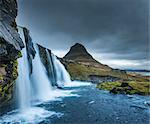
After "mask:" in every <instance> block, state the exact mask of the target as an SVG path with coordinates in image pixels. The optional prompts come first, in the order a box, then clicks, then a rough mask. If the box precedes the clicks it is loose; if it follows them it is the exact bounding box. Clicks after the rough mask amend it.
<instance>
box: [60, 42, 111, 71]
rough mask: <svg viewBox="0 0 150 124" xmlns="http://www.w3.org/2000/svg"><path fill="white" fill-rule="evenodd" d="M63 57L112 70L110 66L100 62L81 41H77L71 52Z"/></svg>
mask: <svg viewBox="0 0 150 124" xmlns="http://www.w3.org/2000/svg"><path fill="white" fill-rule="evenodd" d="M63 59H65V60H72V61H75V62H79V63H81V64H84V65H90V66H96V67H100V68H101V69H107V70H111V68H110V67H109V66H107V65H104V64H101V63H100V62H98V61H97V60H95V59H94V58H93V57H92V55H91V54H90V53H89V52H88V51H87V50H86V48H85V47H84V46H83V45H82V44H80V43H76V44H75V45H73V46H72V47H71V48H70V50H69V52H68V53H67V54H66V55H65V56H64V57H63Z"/></svg>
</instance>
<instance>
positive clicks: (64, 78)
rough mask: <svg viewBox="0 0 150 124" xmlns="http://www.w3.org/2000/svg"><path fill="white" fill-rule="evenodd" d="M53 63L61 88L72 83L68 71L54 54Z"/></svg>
mask: <svg viewBox="0 0 150 124" xmlns="http://www.w3.org/2000/svg"><path fill="white" fill-rule="evenodd" d="M51 56H52V61H53V63H54V69H55V73H56V82H57V84H58V85H59V86H63V85H67V84H68V83H70V82H71V79H70V75H69V73H68V72H67V71H66V69H65V67H64V65H63V64H62V63H61V62H60V61H59V60H58V59H57V57H56V56H55V55H54V54H52V55H51Z"/></svg>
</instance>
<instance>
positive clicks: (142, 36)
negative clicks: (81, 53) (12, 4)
mask: <svg viewBox="0 0 150 124" xmlns="http://www.w3.org/2000/svg"><path fill="white" fill-rule="evenodd" d="M18 1H19V13H18V14H19V15H18V18H17V21H18V24H19V25H22V26H26V27H27V28H29V29H30V31H31V34H32V38H33V40H34V41H35V42H38V43H40V44H41V45H44V46H45V47H48V48H50V49H51V50H53V51H54V53H55V54H56V55H58V56H63V55H64V54H66V52H67V51H68V50H69V48H70V46H72V45H74V44H75V43H76V42H79V43H82V44H83V45H84V46H85V47H86V48H87V50H88V51H89V52H90V53H91V54H92V55H93V56H94V57H95V58H96V59H97V60H99V61H100V62H102V63H104V64H108V65H110V66H112V67H115V68H134V69H138V68H139V69H147V68H148V65H150V64H149V61H148V58H149V55H148V49H149V41H148V35H149V34H148V33H149V32H148V27H149V23H148V21H149V10H148V9H149V8H148V7H149V4H148V1H149V0H18Z"/></svg>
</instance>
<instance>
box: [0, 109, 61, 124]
mask: <svg viewBox="0 0 150 124" xmlns="http://www.w3.org/2000/svg"><path fill="white" fill-rule="evenodd" d="M52 115H54V116H59V117H60V116H62V115H63V114H61V113H56V112H52V111H47V110H44V109H43V108H39V107H32V108H30V109H26V111H24V112H22V113H18V111H12V112H9V113H7V114H6V115H4V116H2V117H1V118H0V124H37V123H40V122H42V121H44V120H45V119H46V118H48V117H50V116H52Z"/></svg>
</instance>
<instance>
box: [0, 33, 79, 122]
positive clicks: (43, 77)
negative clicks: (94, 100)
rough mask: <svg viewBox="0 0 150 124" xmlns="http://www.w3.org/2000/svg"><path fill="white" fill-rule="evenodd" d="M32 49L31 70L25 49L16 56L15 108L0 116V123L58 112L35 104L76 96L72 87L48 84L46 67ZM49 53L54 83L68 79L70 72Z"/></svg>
mask: <svg viewBox="0 0 150 124" xmlns="http://www.w3.org/2000/svg"><path fill="white" fill-rule="evenodd" d="M19 33H20V36H21V37H22V39H24V36H23V32H22V30H19ZM24 44H25V42H24ZM35 49H36V53H37V54H36V55H35V58H34V60H33V63H32V64H33V72H32V74H30V73H29V70H30V68H29V62H28V59H27V49H26V48H24V49H23V50H22V56H23V57H22V58H19V59H18V63H19V76H18V79H17V81H16V98H17V103H16V104H17V108H16V110H13V111H11V112H8V113H7V114H5V115H3V116H2V117H0V124H1V123H2V124H3V123H5V124H7V123H11V124H16V123H20V124H22V123H23V124H28V123H39V122H40V121H42V120H43V119H44V118H47V117H49V116H51V115H61V114H60V113H56V112H52V111H47V110H45V109H44V108H42V107H37V105H38V104H41V103H43V102H48V101H54V100H61V99H60V98H61V97H68V96H77V95H75V94H72V92H73V90H60V89H56V88H53V87H52V86H51V81H50V80H49V78H50V77H49V76H48V75H47V74H46V68H45V67H44V65H43V64H42V62H41V59H40V55H39V50H38V47H36V45H35ZM49 56H50V55H49ZM52 56H53V57H52V58H53V59H52V61H51V60H49V61H50V63H53V64H54V69H55V70H52V71H53V73H55V74H56V83H59V85H60V84H61V85H62V84H64V83H65V82H67V83H69V82H71V80H70V76H69V74H68V73H67V71H66V70H65V68H64V67H63V65H62V64H61V63H60V62H59V60H58V59H57V58H56V57H55V56H54V55H52ZM51 66H52V65H51ZM63 73H64V74H63ZM65 76H67V77H65Z"/></svg>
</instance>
